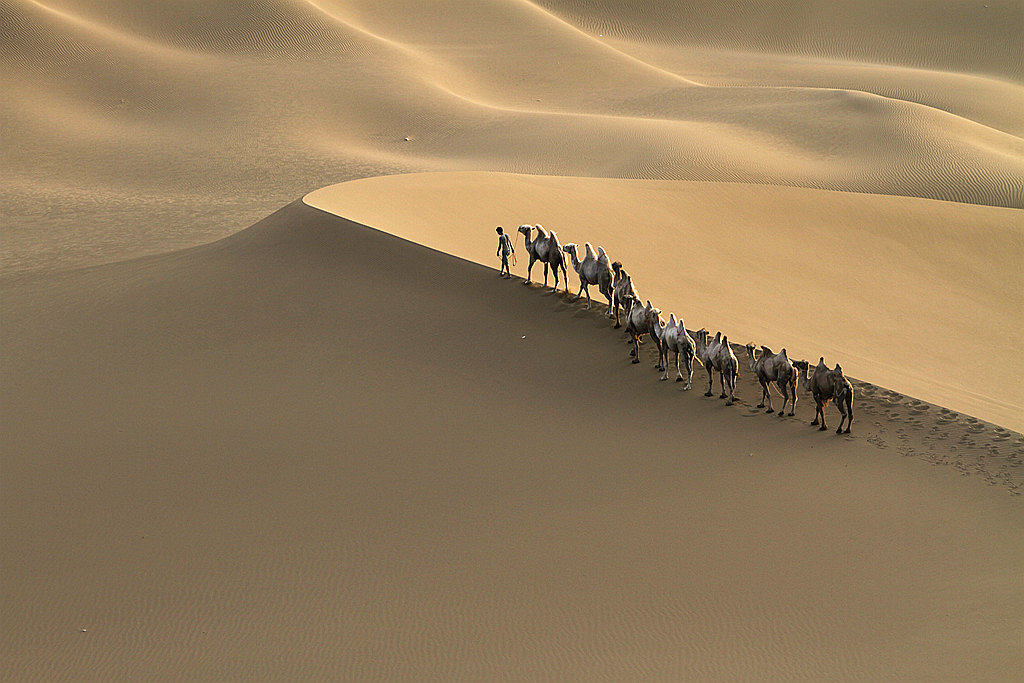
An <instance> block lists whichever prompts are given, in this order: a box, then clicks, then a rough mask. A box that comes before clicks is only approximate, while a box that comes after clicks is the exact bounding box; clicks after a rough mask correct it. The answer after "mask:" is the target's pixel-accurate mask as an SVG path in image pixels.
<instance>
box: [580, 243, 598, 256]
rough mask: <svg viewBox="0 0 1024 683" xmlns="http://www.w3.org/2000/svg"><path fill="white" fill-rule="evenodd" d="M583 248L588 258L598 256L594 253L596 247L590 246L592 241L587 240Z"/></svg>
mask: <svg viewBox="0 0 1024 683" xmlns="http://www.w3.org/2000/svg"><path fill="white" fill-rule="evenodd" d="M583 249H584V250H585V251H586V252H587V258H588V259H594V258H597V256H596V255H595V254H594V248H593V247H592V246H590V242H587V243H586V244H584V245H583Z"/></svg>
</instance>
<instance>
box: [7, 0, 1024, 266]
mask: <svg viewBox="0 0 1024 683" xmlns="http://www.w3.org/2000/svg"><path fill="white" fill-rule="evenodd" d="M398 6H401V11H398V9H397V7H398ZM928 6H929V8H930V14H929V16H931V17H932V19H931V20H928V21H924V20H922V18H921V16H920V15H921V13H922V7H923V5H922V6H919V5H906V6H901V7H902V10H901V11H903V12H904V13H905V16H903V17H902V18H900V17H899V16H893V11H894V10H891V9H886V10H885V11H881V9H879V11H877V12H875V13H873V14H872V13H871V12H869V11H867V9H865V10H864V12H863V13H862V14H861V15H860V18H859V19H858V21H857V22H849V21H848V18H849V14H850V12H851V11H852V10H851V9H850V7H849V6H846V5H842V6H839V8H838V9H836V10H834V11H835V15H834V16H832V17H825V16H821V15H819V16H817V17H814V22H813V23H812V24H806V23H802V22H800V21H796V19H798V18H799V16H803V15H799V16H797V15H796V14H795V13H794V12H789V13H787V14H781V15H778V16H777V17H776V20H774V21H773V22H771V23H770V24H769V25H768V28H767V29H766V27H765V25H764V22H762V21H761V20H759V19H758V17H759V16H762V15H763V14H764V12H765V11H769V12H775V9H776V8H774V7H771V8H770V9H769V6H767V5H765V6H755V5H751V6H750V8H748V10H747V11H746V12H739V13H737V14H736V15H735V16H733V17H731V24H729V25H730V26H732V27H733V28H734V29H735V30H736V31H737V32H739V33H740V34H743V33H744V32H745V33H746V34H750V33H751V32H752V31H753V30H754V29H753V27H755V26H756V27H760V28H759V29H758V30H759V31H761V32H762V33H764V32H765V31H766V30H767V31H768V32H767V33H765V35H767V36H774V38H773V40H772V41H771V45H770V49H769V45H767V44H766V45H760V46H758V45H757V44H755V43H753V42H751V39H750V38H744V39H737V40H732V41H729V40H719V39H716V38H715V37H714V36H715V35H717V34H716V32H715V31H708V30H704V31H701V30H699V27H700V26H702V25H704V24H708V23H709V22H711V23H714V22H716V21H717V22H719V24H717V25H719V26H720V28H721V27H722V26H724V24H721V22H722V21H724V20H725V17H723V16H721V15H720V13H719V15H717V16H718V18H717V19H716V18H715V14H714V12H716V11H717V10H714V11H712V10H710V9H709V8H703V11H697V10H693V11H687V10H686V8H683V9H680V10H678V11H673V10H671V9H670V8H669V6H667V5H659V6H656V7H653V9H651V10H650V11H649V12H646V11H645V12H643V13H634V12H633V10H631V9H630V8H629V7H628V6H621V5H618V4H617V3H616V4H614V5H613V4H607V5H601V4H594V3H588V4H586V5H572V4H565V5H560V4H553V3H545V4H544V5H543V6H541V5H537V4H534V3H529V2H513V3H508V2H476V3H468V4H467V5H466V6H464V7H461V8H460V11H459V21H452V20H451V17H450V16H449V14H450V12H445V11H442V10H443V9H444V8H445V7H447V5H440V4H432V3H398V4H397V5H396V4H395V3H377V2H374V3H357V2H327V1H323V2H315V3H314V2H284V1H283V0H282V1H278V2H266V3H260V4H259V5H257V6H255V7H254V6H251V5H250V4H246V3H241V4H235V3H215V4H213V5H211V4H210V3H163V4H157V5H154V4H153V3H149V4H145V5H139V4H138V3H132V2H116V3H110V2H103V3H100V2H89V1H87V0H74V1H70V0H69V1H65V2H53V1H50V2H37V1H34V0H32V1H30V0H17V1H15V2H11V3H6V4H5V5H4V7H3V8H0V12H2V14H0V19H2V22H3V24H2V31H3V34H4V38H5V40H4V42H3V48H2V52H0V60H2V63H3V66H4V69H3V75H2V78H3V81H2V84H3V87H4V90H5V92H7V93H10V94H11V96H9V97H6V98H4V100H3V103H2V105H0V106H2V107H3V109H2V115H3V117H4V124H5V125H4V127H3V132H2V135H3V139H2V154H3V164H2V167H3V168H2V171H3V174H4V180H5V182H4V188H3V201H4V205H5V207H6V209H5V213H6V216H7V217H8V221H7V223H9V226H8V227H7V229H6V230H5V236H4V249H3V254H2V258H3V266H4V267H5V269H8V270H10V269H12V268H13V269H37V268H50V267H55V266H56V267H66V266H73V265H80V264H88V263H97V262H103V261H110V260H116V259H117V258H119V257H123V256H128V255H134V254H140V253H147V252H154V251H160V250H166V249H174V248H180V247H183V246H188V245H192V244H198V243H201V242H203V241H206V240H209V239H211V238H215V237H219V236H224V235H226V234H230V233H231V232H234V231H236V230H239V229H241V228H243V227H245V226H246V225H249V224H250V223H252V222H253V221H255V220H258V219H259V218H260V217H262V216H264V215H267V214H268V213H270V212H271V211H273V210H274V209H275V208H277V207H279V206H281V205H283V204H284V203H287V202H289V201H291V200H292V199H294V198H295V197H296V196H299V195H301V194H303V193H304V192H308V191H309V190H310V189H312V188H316V187H321V186H325V185H328V184H332V183H336V182H339V181H343V180H349V179H353V178H358V177H365V176H376V175H382V174H389V173H397V172H409V171H438V170H441V171H464V170H477V171H511V172H518V173H543V174H555V175H579V176H601V177H625V178H654V179H679V180H714V181H724V182H745V183H759V184H770V185H787V186H796V187H811V188H824V189H834V190H842V191H855V192H866V193H872V194H892V195H900V196H917V197H927V198H934V199H943V200H952V201H957V202H967V203H976V204H990V205H997V206H1009V207H1018V208H1019V207H1021V206H1022V202H1024V146H1022V144H1024V143H1022V142H1021V138H1020V133H1021V131H1022V129H1024V126H1022V124H1021V121H1022V120H1024V119H1022V117H1021V116H1020V111H1022V110H1024V94H1022V93H1024V89H1022V88H1021V85H1020V79H1019V77H1018V76H1019V73H1018V70H1015V66H1014V65H1015V64H1016V63H1017V62H1019V60H1016V61H1015V60H1013V59H1010V58H1009V57H1007V56H1005V55H1010V56H1012V54H1013V51H1012V50H1006V51H1003V50H1001V48H1000V47H999V46H1000V45H1002V44H1003V43H1001V42H1000V41H1001V40H1004V38H1001V37H1000V36H1005V35H1006V34H1007V32H1008V31H1009V30H1010V28H1009V27H1010V26H1012V22H1011V21H1009V19H1011V18H1012V17H1011V16H1009V15H1007V14H1006V13H1007V12H1009V11H1012V10H1008V9H1006V8H1005V7H1003V8H1002V9H999V8H996V7H993V8H991V9H990V10H987V11H985V12H981V11H980V10H979V12H978V13H977V14H978V16H973V15H972V16H973V18H971V20H970V21H969V22H968V21H967V20H966V19H965V14H964V13H965V12H967V10H966V9H965V7H960V6H958V5H957V4H956V3H952V4H949V5H944V6H943V8H944V9H942V8H940V9H936V6H935V4H934V3H929V5H928ZM876 9H877V8H876ZM972 11H973V10H972ZM709 12H710V13H709ZM776 14H777V12H776ZM611 15H615V16H617V17H618V19H617V20H615V21H612V19H611V18H609V17H610V16H611ZM695 15H700V16H701V17H703V18H702V19H700V20H699V21H696V20H695V19H694V16H695ZM808 16H810V15H808ZM594 22H597V23H594ZM702 22H703V24H702ZM870 22H874V24H870ZM609 23H614V24H616V25H621V26H623V27H633V30H632V32H631V31H625V30H622V31H617V32H615V31H612V30H611V29H608V32H609V34H608V35H605V36H602V35H601V32H602V31H605V28H603V27H605V25H606V24H609ZM869 24H870V25H871V26H872V28H871V29H870V30H869V29H868V25H869ZM652 25H659V26H663V27H664V30H665V31H667V32H668V33H670V34H672V35H676V36H677V38H676V39H675V40H672V41H668V42H666V41H665V40H663V39H662V38H659V39H658V40H652V39H651V36H652V35H654V36H655V37H657V33H656V32H655V33H654V34H652V29H651V26H652ZM683 26H689V28H686V30H685V31H679V30H677V29H680V28H681V27H683ZM811 26H814V27H817V28H815V31H813V32H808V31H805V29H807V28H809V27H811ZM839 26H842V27H844V28H843V31H845V32H846V33H845V34H844V35H846V36H847V37H846V38H843V39H842V40H843V41H847V42H849V40H851V39H852V38H851V36H861V37H862V38H863V40H862V41H861V42H860V44H859V47H857V49H846V48H844V49H838V48H837V49H835V50H823V49H817V48H815V49H811V48H807V49H802V48H801V49H797V47H799V46H795V45H794V44H793V41H792V37H793V36H795V35H804V34H805V33H808V34H813V35H817V36H820V37H821V39H822V40H826V39H827V36H829V35H832V36H833V37H835V36H837V35H838V34H837V33H835V31H838V28H837V27H839ZM744 27H746V28H744ZM829 27H831V28H829ZM891 27H899V29H900V31H901V36H903V37H902V39H901V40H900V41H895V40H890V39H889V38H887V36H891V32H892V31H893V30H894V29H893V28H891ZM951 27H955V30H956V31H957V32H958V33H959V34H961V35H962V36H963V37H962V39H958V40H946V38H948V36H949V34H950V32H951V31H952V30H953V29H952V28H951ZM965 27H968V28H970V30H967V29H966V28H965ZM705 28H708V27H707V26H705ZM829 30H832V31H833V33H828V31H829ZM691 31H692V32H691ZM700 35H703V36H705V37H706V39H705V40H704V41H703V42H700V41H696V40H695V38H694V36H700ZM644 36H647V37H646V38H645V37H644ZM786 36H789V37H788V38H787V37H786ZM835 39H836V40H839V38H835ZM840 42H842V41H840ZM922 45H941V46H942V47H941V51H943V53H944V54H930V53H929V51H928V50H925V49H924V48H921V46H922ZM965 45H970V46H977V45H984V46H986V49H979V48H975V47H972V49H971V50H968V49H967V47H965ZM883 48H886V49H897V48H898V50H901V51H902V54H903V56H902V57H900V56H899V55H896V56H895V57H894V56H893V55H891V54H888V53H885V52H884V50H883ZM936 49H938V48H936ZM872 50H875V52H872ZM945 53H949V54H955V55H956V56H957V58H958V59H961V61H959V62H957V64H955V65H951V64H950V63H949V59H946V57H947V56H948V54H945ZM914 55H916V56H917V58H916V59H911V58H910V56H914ZM897 57H899V58H897ZM968 57H970V59H968ZM986 59H987V60H988V61H986ZM1000 59H1002V61H1000ZM405 138H409V140H408V141H406V140H405Z"/></svg>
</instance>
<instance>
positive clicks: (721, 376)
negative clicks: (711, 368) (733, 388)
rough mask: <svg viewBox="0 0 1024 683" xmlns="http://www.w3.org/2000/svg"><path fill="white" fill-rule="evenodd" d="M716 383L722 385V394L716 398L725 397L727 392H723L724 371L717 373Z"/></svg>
mask: <svg viewBox="0 0 1024 683" xmlns="http://www.w3.org/2000/svg"><path fill="white" fill-rule="evenodd" d="M718 383H719V384H721V385H722V394H721V395H720V396H719V397H718V398H725V397H726V396H728V395H729V394H727V393H725V371H724V370H722V371H720V372H719V373H718Z"/></svg>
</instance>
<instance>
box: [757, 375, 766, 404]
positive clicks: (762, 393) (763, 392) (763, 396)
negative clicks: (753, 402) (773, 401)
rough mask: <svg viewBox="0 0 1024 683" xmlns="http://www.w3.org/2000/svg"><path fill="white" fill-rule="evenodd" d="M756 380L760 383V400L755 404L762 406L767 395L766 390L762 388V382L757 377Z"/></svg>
mask: <svg viewBox="0 0 1024 683" xmlns="http://www.w3.org/2000/svg"><path fill="white" fill-rule="evenodd" d="M757 381H758V382H759V383H760V384H761V402H760V403H758V404H757V407H758V408H764V399H765V397H766V396H767V395H768V390H767V389H765V388H764V382H762V381H761V378H760V377H758V378H757Z"/></svg>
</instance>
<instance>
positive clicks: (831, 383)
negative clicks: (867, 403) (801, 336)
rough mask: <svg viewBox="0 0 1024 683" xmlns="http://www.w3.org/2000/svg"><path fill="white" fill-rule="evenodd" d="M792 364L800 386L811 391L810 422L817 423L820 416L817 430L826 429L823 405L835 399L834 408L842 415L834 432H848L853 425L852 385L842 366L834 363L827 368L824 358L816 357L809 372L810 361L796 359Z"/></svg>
mask: <svg viewBox="0 0 1024 683" xmlns="http://www.w3.org/2000/svg"><path fill="white" fill-rule="evenodd" d="M793 365H794V366H795V367H796V369H797V370H798V371H799V377H800V386H801V387H803V389H804V391H809V392H811V396H812V397H814V421H813V422H811V424H812V425H817V424H818V419H819V418H820V419H821V426H820V427H818V430H819V431H825V430H826V429H828V426H826V424H825V406H827V405H828V402H829V401H831V400H832V399H835V402H836V408H838V409H839V414H840V415H841V416H842V417H841V419H840V420H839V428H838V429H836V434H849V433H850V427H852V426H853V385H852V384H850V380H848V379H846V376H845V375H843V368H842V367H840V366H839V364H838V363H836V367H835V368H834V369H832V370H829V369H828V366H827V365H825V359H824V358H820V359H818V365H817V366H815V368H814V371H813V372H811V368H810V363H808V362H807V361H805V360H798V361H796V362H794V363H793ZM844 423H845V424H846V429H845V430H844V429H843V424H844Z"/></svg>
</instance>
